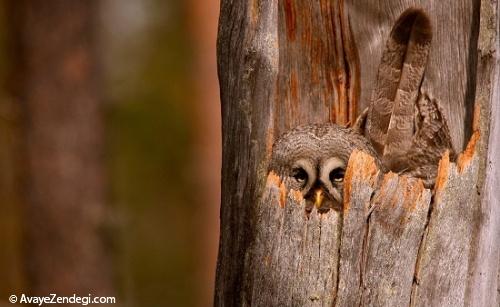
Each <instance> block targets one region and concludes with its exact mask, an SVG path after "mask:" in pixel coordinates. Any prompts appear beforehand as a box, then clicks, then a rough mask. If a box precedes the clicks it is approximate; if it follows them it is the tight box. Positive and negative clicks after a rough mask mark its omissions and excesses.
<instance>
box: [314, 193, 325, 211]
mask: <svg viewBox="0 0 500 307" xmlns="http://www.w3.org/2000/svg"><path fill="white" fill-rule="evenodd" d="M313 197H314V206H315V207H316V208H320V207H321V205H322V204H323V199H325V195H324V193H323V189H316V190H314V196H313Z"/></svg>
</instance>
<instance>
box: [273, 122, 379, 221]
mask: <svg viewBox="0 0 500 307" xmlns="http://www.w3.org/2000/svg"><path fill="white" fill-rule="evenodd" d="M354 149H358V150H361V151H364V152H366V153H368V154H370V155H372V156H374V157H376V155H375V151H374V149H373V147H372V146H371V144H370V143H369V142H368V141H367V140H366V139H365V138H364V137H363V136H362V135H361V134H359V133H358V132H357V131H355V130H353V129H349V128H344V127H340V126H337V125H334V124H315V125H307V126H299V127H297V128H294V129H292V130H290V131H288V132H286V133H285V134H283V135H282V136H280V137H279V138H278V139H277V140H276V142H275V143H274V145H273V150H272V156H271V161H270V164H269V170H270V171H273V172H275V173H276V174H278V175H279V176H280V178H281V179H282V181H283V183H284V184H285V186H286V187H287V188H288V189H294V190H296V191H300V193H301V194H302V196H303V197H304V199H305V201H306V210H307V211H311V210H312V209H313V208H314V207H316V208H317V209H318V211H320V212H326V211H328V210H330V209H340V208H341V207H342V203H343V191H344V174H345V169H346V166H347V162H348V160H349V156H350V155H351V153H352V151H353V150H354Z"/></svg>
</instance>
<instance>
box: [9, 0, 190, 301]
mask: <svg viewBox="0 0 500 307" xmlns="http://www.w3.org/2000/svg"><path fill="white" fill-rule="evenodd" d="M125 2H128V3H129V4H130V3H132V2H134V1H124V2H117V1H111V0H110V1H107V5H104V6H103V9H104V10H106V9H108V10H109V9H113V6H115V8H116V7H117V6H118V5H121V4H123V5H125ZM141 3H142V4H141V5H142V8H143V9H144V11H145V15H144V16H143V18H144V20H143V22H145V23H146V26H144V27H141V28H140V29H139V31H136V32H133V33H132V34H131V35H128V36H126V38H127V39H123V37H122V38H120V37H121V35H122V33H119V32H116V30H115V32H113V31H111V32H108V33H107V34H106V33H104V32H106V31H105V30H103V33H101V34H103V38H102V46H101V47H102V48H101V50H102V53H103V54H102V55H103V67H104V70H103V71H104V77H105V78H104V83H103V86H102V89H103V91H104V92H103V94H104V98H105V101H104V109H105V121H106V129H107V130H106V146H107V148H106V153H107V160H106V162H107V165H106V168H107V172H108V183H109V187H108V188H109V199H110V202H109V203H110V206H111V207H112V208H111V209H112V214H113V216H115V220H116V221H117V223H118V228H117V231H116V232H115V233H114V236H113V238H112V239H113V240H114V241H115V243H116V244H113V245H114V246H116V247H117V249H116V250H115V253H114V259H113V260H114V265H115V269H116V272H117V276H116V281H117V287H118V302H119V303H120V304H121V305H122V306H193V305H195V302H196V297H195V295H193V294H194V293H195V291H193V285H194V284H196V280H195V278H196V274H195V271H196V266H197V263H196V260H197V259H196V258H195V254H196V253H195V249H196V247H195V243H194V242H195V241H196V231H197V229H196V225H194V219H193V217H192V213H193V211H194V210H195V208H194V207H193V206H196V201H195V198H194V194H193V190H194V189H193V187H192V183H193V178H192V177H191V176H192V175H190V172H191V171H192V169H191V168H192V167H191V164H192V150H193V141H194V137H193V131H192V129H193V127H192V124H191V122H190V121H191V118H192V115H191V114H190V109H191V108H192V107H193V106H192V105H191V104H192V101H193V97H192V93H193V91H192V87H191V86H190V73H191V72H192V71H193V67H192V64H191V63H192V56H193V55H192V53H191V52H190V50H191V49H192V48H190V46H189V39H188V36H189V34H188V33H187V27H186V26H185V24H184V23H185V22H186V18H185V16H186V11H185V10H186V4H185V3H183V2H181V1H175V0H167V1H161V0H147V1H143V2H141ZM4 4H5V3H4V2H2V4H1V5H0V15H1V16H0V23H2V25H4V24H3V23H4V21H5V19H6V18H5V16H4V15H3V14H4V8H3V6H4ZM109 4H111V6H110V5H109ZM102 13H103V16H104V17H103V20H102V23H103V24H104V26H105V27H106V26H113V25H110V24H107V23H113V22H116V20H106V15H107V12H106V11H104V12H102ZM108 13H109V12H108ZM134 13H135V12H134V10H133V9H132V11H131V12H130V11H129V12H128V14H129V15H127V14H125V15H124V16H122V17H120V18H121V19H118V22H119V23H120V22H122V23H124V24H126V23H127V22H128V21H127V16H132V17H133V15H134ZM106 24H107V25H106ZM5 29H6V27H5V26H4V27H1V28H0V78H1V79H2V80H4V81H6V82H4V83H8V76H7V71H8V68H7V65H8V62H9V59H8V55H7V54H6V52H5V49H6V48H5V39H4V38H5V32H6V30H5ZM117 29H118V31H120V29H121V28H117ZM137 42H139V43H137ZM0 96H1V97H4V98H2V99H1V100H0V198H1V199H2V205H1V207H0V208H2V214H0V242H1V243H2V246H1V247H0V277H1V278H0V303H1V302H2V301H5V300H6V298H8V296H9V295H10V294H13V293H21V292H26V289H24V282H23V278H22V276H23V272H22V270H23V268H22V263H23V258H22V253H21V247H22V236H21V212H20V210H19V208H20V203H19V198H18V195H19V193H20V192H21V191H20V189H19V186H17V183H18V182H17V181H16V180H17V177H16V176H17V175H16V174H17V173H18V172H19V169H16V166H15V165H16V163H18V162H19V161H17V160H16V159H17V156H16V154H15V152H16V150H17V148H16V146H17V141H16V137H17V138H18V137H19V136H18V135H17V134H16V121H17V120H18V117H17V114H18V113H17V111H16V105H15V103H14V102H13V101H11V99H9V98H8V94H7V93H6V92H0ZM21 164H22V162H21Z"/></svg>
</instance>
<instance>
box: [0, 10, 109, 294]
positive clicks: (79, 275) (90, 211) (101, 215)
mask: <svg viewBox="0 0 500 307" xmlns="http://www.w3.org/2000/svg"><path fill="white" fill-rule="evenodd" d="M7 9H8V16H9V22H10V24H9V26H10V41H9V42H10V44H11V45H10V46H11V47H12V49H11V50H12V52H13V54H12V56H13V59H14V63H15V64H14V65H13V76H12V79H11V80H12V89H13V94H14V97H15V99H16V101H17V103H19V104H20V106H21V110H22V115H21V117H22V118H21V130H22V139H23V146H22V154H21V156H20V161H22V163H23V183H24V189H23V197H24V200H25V203H26V206H25V208H24V213H25V216H24V223H25V234H26V240H25V242H26V243H25V253H26V258H25V261H26V270H27V276H28V283H29V285H28V286H29V287H30V288H31V292H30V293H32V294H33V295H49V294H50V293H56V294H58V295H72V294H73V293H76V294H77V295H79V294H80V295H89V294H91V295H112V294H113V287H112V276H111V267H110V264H111V263H110V258H109V257H110V254H109V250H108V248H107V246H105V242H104V237H103V235H105V234H106V232H105V231H106V228H105V218H106V206H105V192H104V187H105V175H104V169H103V162H104V161H103V159H104V155H103V150H104V148H103V136H104V130H103V118H102V115H103V114H102V110H101V107H102V105H101V103H102V97H101V90H100V86H99V85H100V68H99V57H98V50H97V44H96V43H97V42H96V26H97V18H98V2H97V1H57V0H51V1H41V2H37V1H11V2H9V3H8V6H7Z"/></svg>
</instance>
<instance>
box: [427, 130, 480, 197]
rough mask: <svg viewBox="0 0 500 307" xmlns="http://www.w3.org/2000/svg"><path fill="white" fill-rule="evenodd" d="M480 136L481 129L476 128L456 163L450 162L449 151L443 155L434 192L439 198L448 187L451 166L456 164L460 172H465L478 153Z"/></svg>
mask: <svg viewBox="0 0 500 307" xmlns="http://www.w3.org/2000/svg"><path fill="white" fill-rule="evenodd" d="M480 138H481V133H480V132H479V130H476V131H475V132H474V133H473V134H472V136H471V138H470V140H469V143H468V144H467V147H466V148H465V150H464V151H463V152H462V153H460V154H459V155H458V158H457V162H456V163H451V162H450V153H449V152H448V151H446V152H445V153H444V154H443V157H442V158H441V160H440V161H439V166H438V171H437V176H436V184H435V186H434V194H435V195H436V197H437V198H439V194H440V193H441V192H442V191H444V189H445V188H446V185H447V183H448V178H449V174H450V166H451V165H453V164H456V167H457V169H458V173H459V174H463V172H464V171H465V170H466V169H467V168H468V166H469V165H470V164H471V162H472V160H473V159H474V157H475V156H476V154H477V150H478V143H479V139H480Z"/></svg>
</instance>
